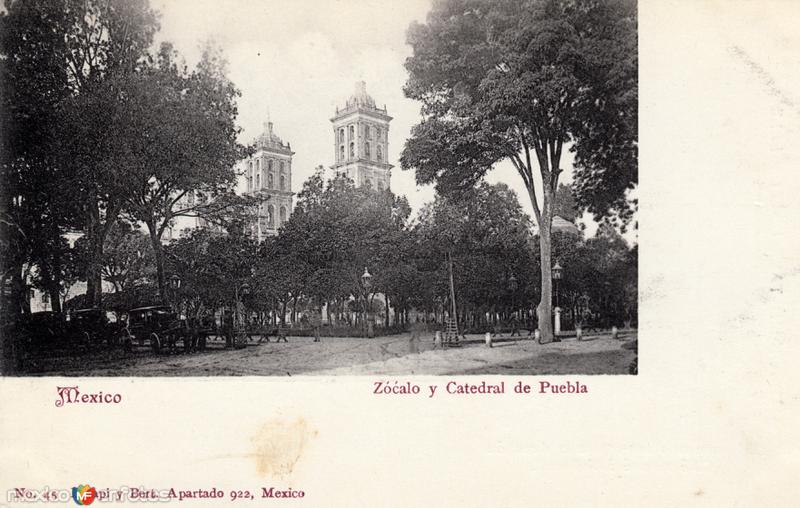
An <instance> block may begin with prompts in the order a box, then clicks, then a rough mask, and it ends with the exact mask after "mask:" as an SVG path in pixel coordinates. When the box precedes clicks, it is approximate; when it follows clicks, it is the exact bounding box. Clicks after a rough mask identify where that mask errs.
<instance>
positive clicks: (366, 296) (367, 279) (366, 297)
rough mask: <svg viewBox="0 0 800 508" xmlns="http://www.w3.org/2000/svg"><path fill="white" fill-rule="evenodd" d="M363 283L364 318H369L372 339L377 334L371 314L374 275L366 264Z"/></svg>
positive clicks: (369, 333)
mask: <svg viewBox="0 0 800 508" xmlns="http://www.w3.org/2000/svg"><path fill="white" fill-rule="evenodd" d="M361 283H362V284H363V285H364V319H366V320H367V337H369V338H370V339H371V338H372V337H374V336H375V331H374V329H373V328H372V320H371V319H370V315H369V314H370V312H369V290H370V288H371V287H372V275H370V273H369V270H367V267H366V266H365V267H364V273H363V274H362V275H361Z"/></svg>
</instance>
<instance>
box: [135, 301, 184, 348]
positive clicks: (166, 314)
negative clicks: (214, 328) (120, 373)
mask: <svg viewBox="0 0 800 508" xmlns="http://www.w3.org/2000/svg"><path fill="white" fill-rule="evenodd" d="M197 339H198V337H197V334H196V333H193V330H191V329H190V328H189V326H188V324H187V322H186V321H185V320H183V319H180V317H179V316H178V315H177V314H176V313H175V312H173V311H172V308H171V307H170V306H168V305H154V306H150V307H139V308H137V309H132V310H129V311H128V328H127V335H126V337H125V338H124V339H123V344H124V345H125V346H126V347H128V348H130V347H131V346H132V345H133V344H134V343H137V344H138V345H140V346H143V345H144V344H145V342H147V343H149V345H150V348H151V349H152V350H153V352H155V353H156V354H158V353H160V352H161V351H162V350H164V349H165V348H166V349H170V350H172V349H174V348H175V346H176V345H177V343H178V342H181V343H182V345H183V348H184V349H185V350H186V351H189V350H191V349H193V348H195V347H196V346H197Z"/></svg>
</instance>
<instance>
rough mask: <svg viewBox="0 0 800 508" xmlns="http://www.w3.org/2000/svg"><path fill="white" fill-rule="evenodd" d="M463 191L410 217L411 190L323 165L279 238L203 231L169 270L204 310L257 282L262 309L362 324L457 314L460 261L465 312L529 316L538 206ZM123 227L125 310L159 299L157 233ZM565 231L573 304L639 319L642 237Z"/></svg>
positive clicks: (115, 256) (257, 305)
mask: <svg viewBox="0 0 800 508" xmlns="http://www.w3.org/2000/svg"><path fill="white" fill-rule="evenodd" d="M558 196H559V199H558V200H557V201H558V206H557V211H558V214H559V216H562V217H563V218H565V219H566V220H569V221H575V220H576V217H577V211H576V210H575V208H574V200H572V198H571V192H570V188H569V187H567V186H565V185H562V186H561V187H560V188H559V192H558ZM461 198H462V199H454V198H452V197H451V198H445V197H442V196H439V197H437V198H436V200H435V201H434V202H432V203H429V204H428V205H426V206H425V207H424V208H423V209H422V210H421V212H420V213H419V215H418V217H417V218H416V219H414V220H410V208H409V206H408V203H407V202H406V200H405V198H402V197H397V196H395V195H394V194H392V193H391V192H390V191H375V190H371V189H368V188H356V187H355V186H354V185H353V183H352V182H351V181H350V180H348V179H346V178H342V177H338V178H335V179H333V180H331V181H329V182H324V181H323V178H322V175H321V174H315V175H314V176H312V177H311V178H309V180H308V181H306V182H305V184H304V186H303V191H302V192H301V193H300V194H299V196H298V203H297V206H296V208H295V212H294V214H293V215H292V216H291V217H290V219H289V220H288V221H287V222H286V223H285V224H284V226H283V227H282V228H281V230H280V232H279V234H278V235H277V236H276V237H272V238H267V239H266V240H265V241H263V242H261V243H259V242H257V241H256V240H255V239H254V238H253V237H251V236H249V234H248V232H249V228H247V227H244V225H243V224H237V225H236V226H235V227H232V228H231V229H230V230H229V231H228V232H221V231H219V230H217V229H195V230H191V231H188V232H187V234H185V235H183V236H182V237H181V238H180V239H178V240H176V241H174V242H172V243H170V244H168V245H166V246H165V256H166V259H167V263H166V267H167V273H168V274H170V275H176V276H177V277H179V278H180V280H181V281H182V284H181V287H180V289H179V290H178V291H176V292H175V293H174V294H173V295H171V297H172V298H174V302H175V303H177V304H179V305H181V307H182V309H183V310H184V311H185V312H186V314H187V315H188V316H191V317H195V318H199V317H201V316H203V315H209V314H213V313H214V312H216V311H217V310H219V309H221V308H225V307H230V306H231V305H232V303H233V302H234V301H235V299H236V296H237V295H236V292H237V289H240V288H242V287H243V286H244V285H245V284H246V285H247V286H248V287H249V288H250V294H249V295H248V296H247V297H245V298H244V303H245V304H246V306H247V308H248V310H249V311H250V312H251V313H252V315H257V316H260V317H261V318H262V319H273V320H277V319H287V317H288V319H291V320H292V321H295V320H296V319H297V316H298V315H299V314H300V313H301V311H305V310H307V309H309V308H310V307H318V308H325V309H327V315H326V316H325V317H326V318H327V319H328V320H330V321H331V322H332V323H334V324H336V323H337V322H338V323H344V324H355V323H353V322H352V320H351V318H352V316H353V315H356V318H357V319H360V318H361V317H363V311H364V310H365V309H366V308H369V309H371V310H372V311H374V312H376V313H378V314H379V315H381V316H382V317H383V324H384V325H385V326H390V325H400V326H402V325H404V324H406V323H407V320H408V316H409V311H411V310H412V309H415V310H417V311H420V312H423V313H425V314H427V315H434V314H437V313H441V312H443V311H444V312H449V309H450V308H451V305H450V303H451V302H450V300H449V298H450V289H449V270H450V269H451V266H452V272H453V282H454V288H455V294H456V300H457V303H458V305H457V310H458V320H459V322H460V323H462V324H463V325H465V326H467V327H469V328H473V329H483V328H486V327H487V326H491V325H492V324H494V323H495V322H496V321H498V320H506V319H511V317H512V316H515V318H516V319H520V320H526V319H529V317H530V310H531V309H532V308H533V306H534V305H535V303H536V302H538V301H539V299H540V290H539V288H540V282H541V281H540V280H539V276H540V273H541V271H540V267H539V265H538V263H539V256H538V238H537V235H536V234H535V233H534V231H533V230H534V228H533V225H532V223H531V221H530V218H529V217H528V216H527V215H525V214H524V213H523V211H522V208H521V207H520V205H519V201H518V199H517V196H516V195H515V193H514V192H513V191H512V190H510V189H509V188H508V187H507V186H506V185H504V184H497V185H489V184H486V183H482V184H480V185H478V186H476V187H474V188H473V189H471V190H470V191H469V192H468V193H466V194H462V195H461ZM114 235H115V242H114V245H113V246H112V245H109V246H108V248H107V249H106V251H105V256H104V261H103V270H104V274H106V280H108V281H109V282H113V283H114V284H115V287H118V288H119V290H120V292H119V293H118V294H117V295H112V297H117V298H116V299H114V301H116V302H118V305H119V307H120V308H129V307H130V306H132V305H141V304H144V303H150V302H147V301H145V300H146V299H147V298H153V297H154V295H155V291H154V290H153V289H154V287H155V280H156V277H155V262H154V259H153V258H152V256H143V255H142V250H141V248H142V246H143V244H146V243H147V239H146V236H145V234H144V233H143V232H141V231H138V232H137V231H132V230H126V231H122V232H121V233H120V234H119V235H121V236H119V235H118V234H117V233H114ZM553 239H554V244H553V250H554V256H555V257H556V258H557V259H558V261H559V262H560V263H561V264H562V265H563V266H564V267H565V275H564V278H563V279H562V281H561V286H560V288H559V290H560V304H561V306H562V307H565V308H566V309H568V310H571V311H572V313H571V314H572V315H574V316H576V317H581V316H582V315H584V314H585V313H586V312H587V311H589V312H591V313H592V314H594V315H596V316H601V317H602V318H603V319H604V321H605V322H606V323H613V324H618V325H622V324H623V323H625V322H629V321H631V320H632V319H635V314H636V281H637V276H636V275H637V274H636V266H637V264H636V253H637V249H636V247H634V248H630V247H629V246H628V244H627V243H626V242H625V240H624V239H623V238H622V237H621V236H620V235H619V234H618V233H617V232H616V230H615V229H614V228H612V227H610V226H603V227H601V229H600V231H599V233H598V234H597V235H596V236H595V237H592V238H589V239H584V238H583V234H582V233H581V232H580V231H579V229H578V228H577V227H576V228H574V232H563V233H561V232H559V233H554V234H553ZM451 263H452V265H451ZM365 268H367V269H368V270H369V272H370V273H371V274H372V276H373V278H372V283H371V286H370V288H366V287H364V285H363V282H362V280H361V275H362V273H363V272H364V269H365ZM143 288H145V289H143ZM146 288H150V290H149V291H148V290H147V289H146ZM376 294H381V295H382V296H381V298H376ZM143 299H144V300H143ZM389 305H390V306H391V307H392V309H393V313H390V312H389V311H388V308H387V307H388V306H389ZM126 306H127V307H126ZM390 315H393V316H394V321H390Z"/></svg>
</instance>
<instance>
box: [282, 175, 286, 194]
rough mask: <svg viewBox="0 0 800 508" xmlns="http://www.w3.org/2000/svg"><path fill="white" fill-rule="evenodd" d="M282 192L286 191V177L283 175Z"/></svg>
mask: <svg viewBox="0 0 800 508" xmlns="http://www.w3.org/2000/svg"><path fill="white" fill-rule="evenodd" d="M281 190H286V177H285V176H283V175H281Z"/></svg>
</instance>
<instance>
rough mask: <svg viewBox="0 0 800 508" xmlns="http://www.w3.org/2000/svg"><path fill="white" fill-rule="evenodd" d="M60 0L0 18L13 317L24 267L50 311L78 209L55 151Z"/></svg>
mask: <svg viewBox="0 0 800 508" xmlns="http://www.w3.org/2000/svg"><path fill="white" fill-rule="evenodd" d="M70 20H71V17H70V14H69V12H68V9H67V6H66V4H65V3H64V2H46V1H36V0H24V1H23V0H17V1H10V2H6V5H5V11H4V12H3V13H0V82H1V83H2V84H3V85H2V86H1V87H0V109H1V110H2V112H3V114H2V117H0V122H2V123H1V124H0V268H2V270H1V271H2V280H3V282H4V284H5V283H7V282H9V283H10V286H11V288H12V291H11V295H12V298H11V299H9V300H7V299H5V298H4V299H3V301H4V302H13V303H12V304H11V305H10V308H8V309H2V312H3V314H4V315H5V314H6V311H10V313H11V314H12V315H13V314H17V313H19V312H20V311H21V310H23V309H24V308H26V305H25V302H26V301H27V296H26V295H27V290H26V287H25V283H26V280H25V279H26V277H24V276H23V267H28V268H31V267H34V268H35V269H34V271H33V273H32V275H33V276H34V279H33V282H34V284H35V285H36V286H38V287H39V288H41V289H42V290H43V291H45V292H46V293H49V295H50V297H51V301H52V302H53V308H54V309H55V310H59V307H60V297H59V295H60V294H61V293H62V290H63V289H64V286H65V284H68V281H67V280H66V279H68V278H71V276H70V275H68V272H69V269H68V268H69V266H70V263H69V257H70V249H69V245H68V244H67V242H65V241H64V240H63V238H62V235H63V233H64V232H65V231H66V230H67V229H70V228H73V227H77V226H78V225H79V222H80V220H79V219H78V217H77V216H78V215H79V208H78V207H77V206H76V204H77V200H76V199H75V193H74V192H73V191H74V186H73V185H71V182H70V179H69V177H68V176H69V175H68V174H66V172H65V171H64V168H62V167H61V166H60V165H59V164H58V159H57V157H56V156H55V154H57V153H58V145H57V144H56V143H55V142H54V140H56V139H58V137H59V130H58V125H59V109H60V105H61V103H62V101H63V100H64V99H65V98H66V97H68V96H69V94H70V93H71V88H70V83H69V77H68V74H67V71H66V69H65V64H64V62H65V61H66V59H67V56H68V54H69V51H68V45H67V43H66V41H65V38H64V32H65V30H66V28H67V27H68V26H69V24H70Z"/></svg>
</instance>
